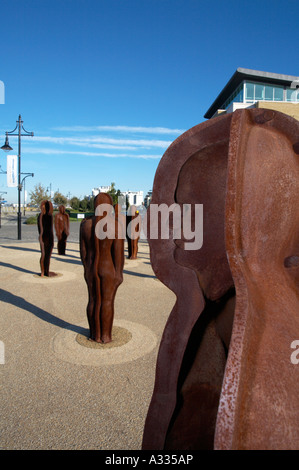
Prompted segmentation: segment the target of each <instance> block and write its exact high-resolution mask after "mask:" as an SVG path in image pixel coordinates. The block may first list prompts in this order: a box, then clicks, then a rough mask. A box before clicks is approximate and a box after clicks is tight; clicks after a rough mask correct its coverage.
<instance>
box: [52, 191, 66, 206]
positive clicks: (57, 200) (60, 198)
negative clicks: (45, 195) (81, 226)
mask: <svg viewBox="0 0 299 470" xmlns="http://www.w3.org/2000/svg"><path fill="white" fill-rule="evenodd" d="M53 202H54V204H57V205H58V206H60V205H61V204H62V205H63V206H66V204H67V198H66V197H65V196H64V195H63V194H61V193H59V192H58V191H56V192H55V194H54V198H53Z"/></svg>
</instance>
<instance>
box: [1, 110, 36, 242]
mask: <svg viewBox="0 0 299 470" xmlns="http://www.w3.org/2000/svg"><path fill="white" fill-rule="evenodd" d="M16 123H17V125H16V127H15V128H14V130H12V131H9V132H5V144H4V145H3V146H2V147H1V148H2V150H4V151H5V152H9V151H10V150H13V149H12V147H11V146H10V145H9V142H8V136H9V135H13V136H18V138H19V141H18V144H19V145H18V240H21V239H22V235H21V191H22V184H21V137H22V136H31V137H33V136H34V134H33V132H28V131H26V130H25V129H24V127H23V121H22V118H21V115H19V119H18V121H16ZM17 129H18V133H17V134H14V132H15V131H16V130H17ZM22 129H23V131H24V132H25V134H22Z"/></svg>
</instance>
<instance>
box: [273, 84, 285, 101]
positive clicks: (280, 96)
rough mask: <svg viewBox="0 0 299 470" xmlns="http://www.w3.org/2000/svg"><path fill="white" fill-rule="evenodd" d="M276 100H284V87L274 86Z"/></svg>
mask: <svg viewBox="0 0 299 470" xmlns="http://www.w3.org/2000/svg"><path fill="white" fill-rule="evenodd" d="M274 101H283V88H280V87H277V86H275V87H274Z"/></svg>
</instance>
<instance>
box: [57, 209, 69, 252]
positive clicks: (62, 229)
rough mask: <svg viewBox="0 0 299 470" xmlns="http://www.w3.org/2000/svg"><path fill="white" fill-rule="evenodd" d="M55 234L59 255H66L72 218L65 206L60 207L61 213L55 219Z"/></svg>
mask: <svg viewBox="0 0 299 470" xmlns="http://www.w3.org/2000/svg"><path fill="white" fill-rule="evenodd" d="M54 225H55V232H56V237H57V251H58V254H59V255H65V249H66V241H67V237H68V236H69V234H70V217H69V215H68V213H67V212H66V211H65V207H64V206H63V205H60V206H59V212H58V213H57V214H55V217H54Z"/></svg>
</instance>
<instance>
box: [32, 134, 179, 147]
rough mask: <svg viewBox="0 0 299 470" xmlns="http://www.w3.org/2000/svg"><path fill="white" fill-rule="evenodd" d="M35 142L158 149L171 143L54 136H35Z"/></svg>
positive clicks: (153, 140)
mask: <svg viewBox="0 0 299 470" xmlns="http://www.w3.org/2000/svg"><path fill="white" fill-rule="evenodd" d="M34 141H35V142H43V143H52V144H60V145H64V144H68V145H82V146H85V145H90V144H102V145H103V148H104V145H108V146H111V145H114V146H118V147H120V146H135V147H146V148H150V147H158V148H164V149H165V148H167V147H168V146H169V145H170V144H171V141H166V140H156V139H152V140H148V139H116V138H109V137H98V136H96V137H95V136H91V137H53V136H35V137H34Z"/></svg>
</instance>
